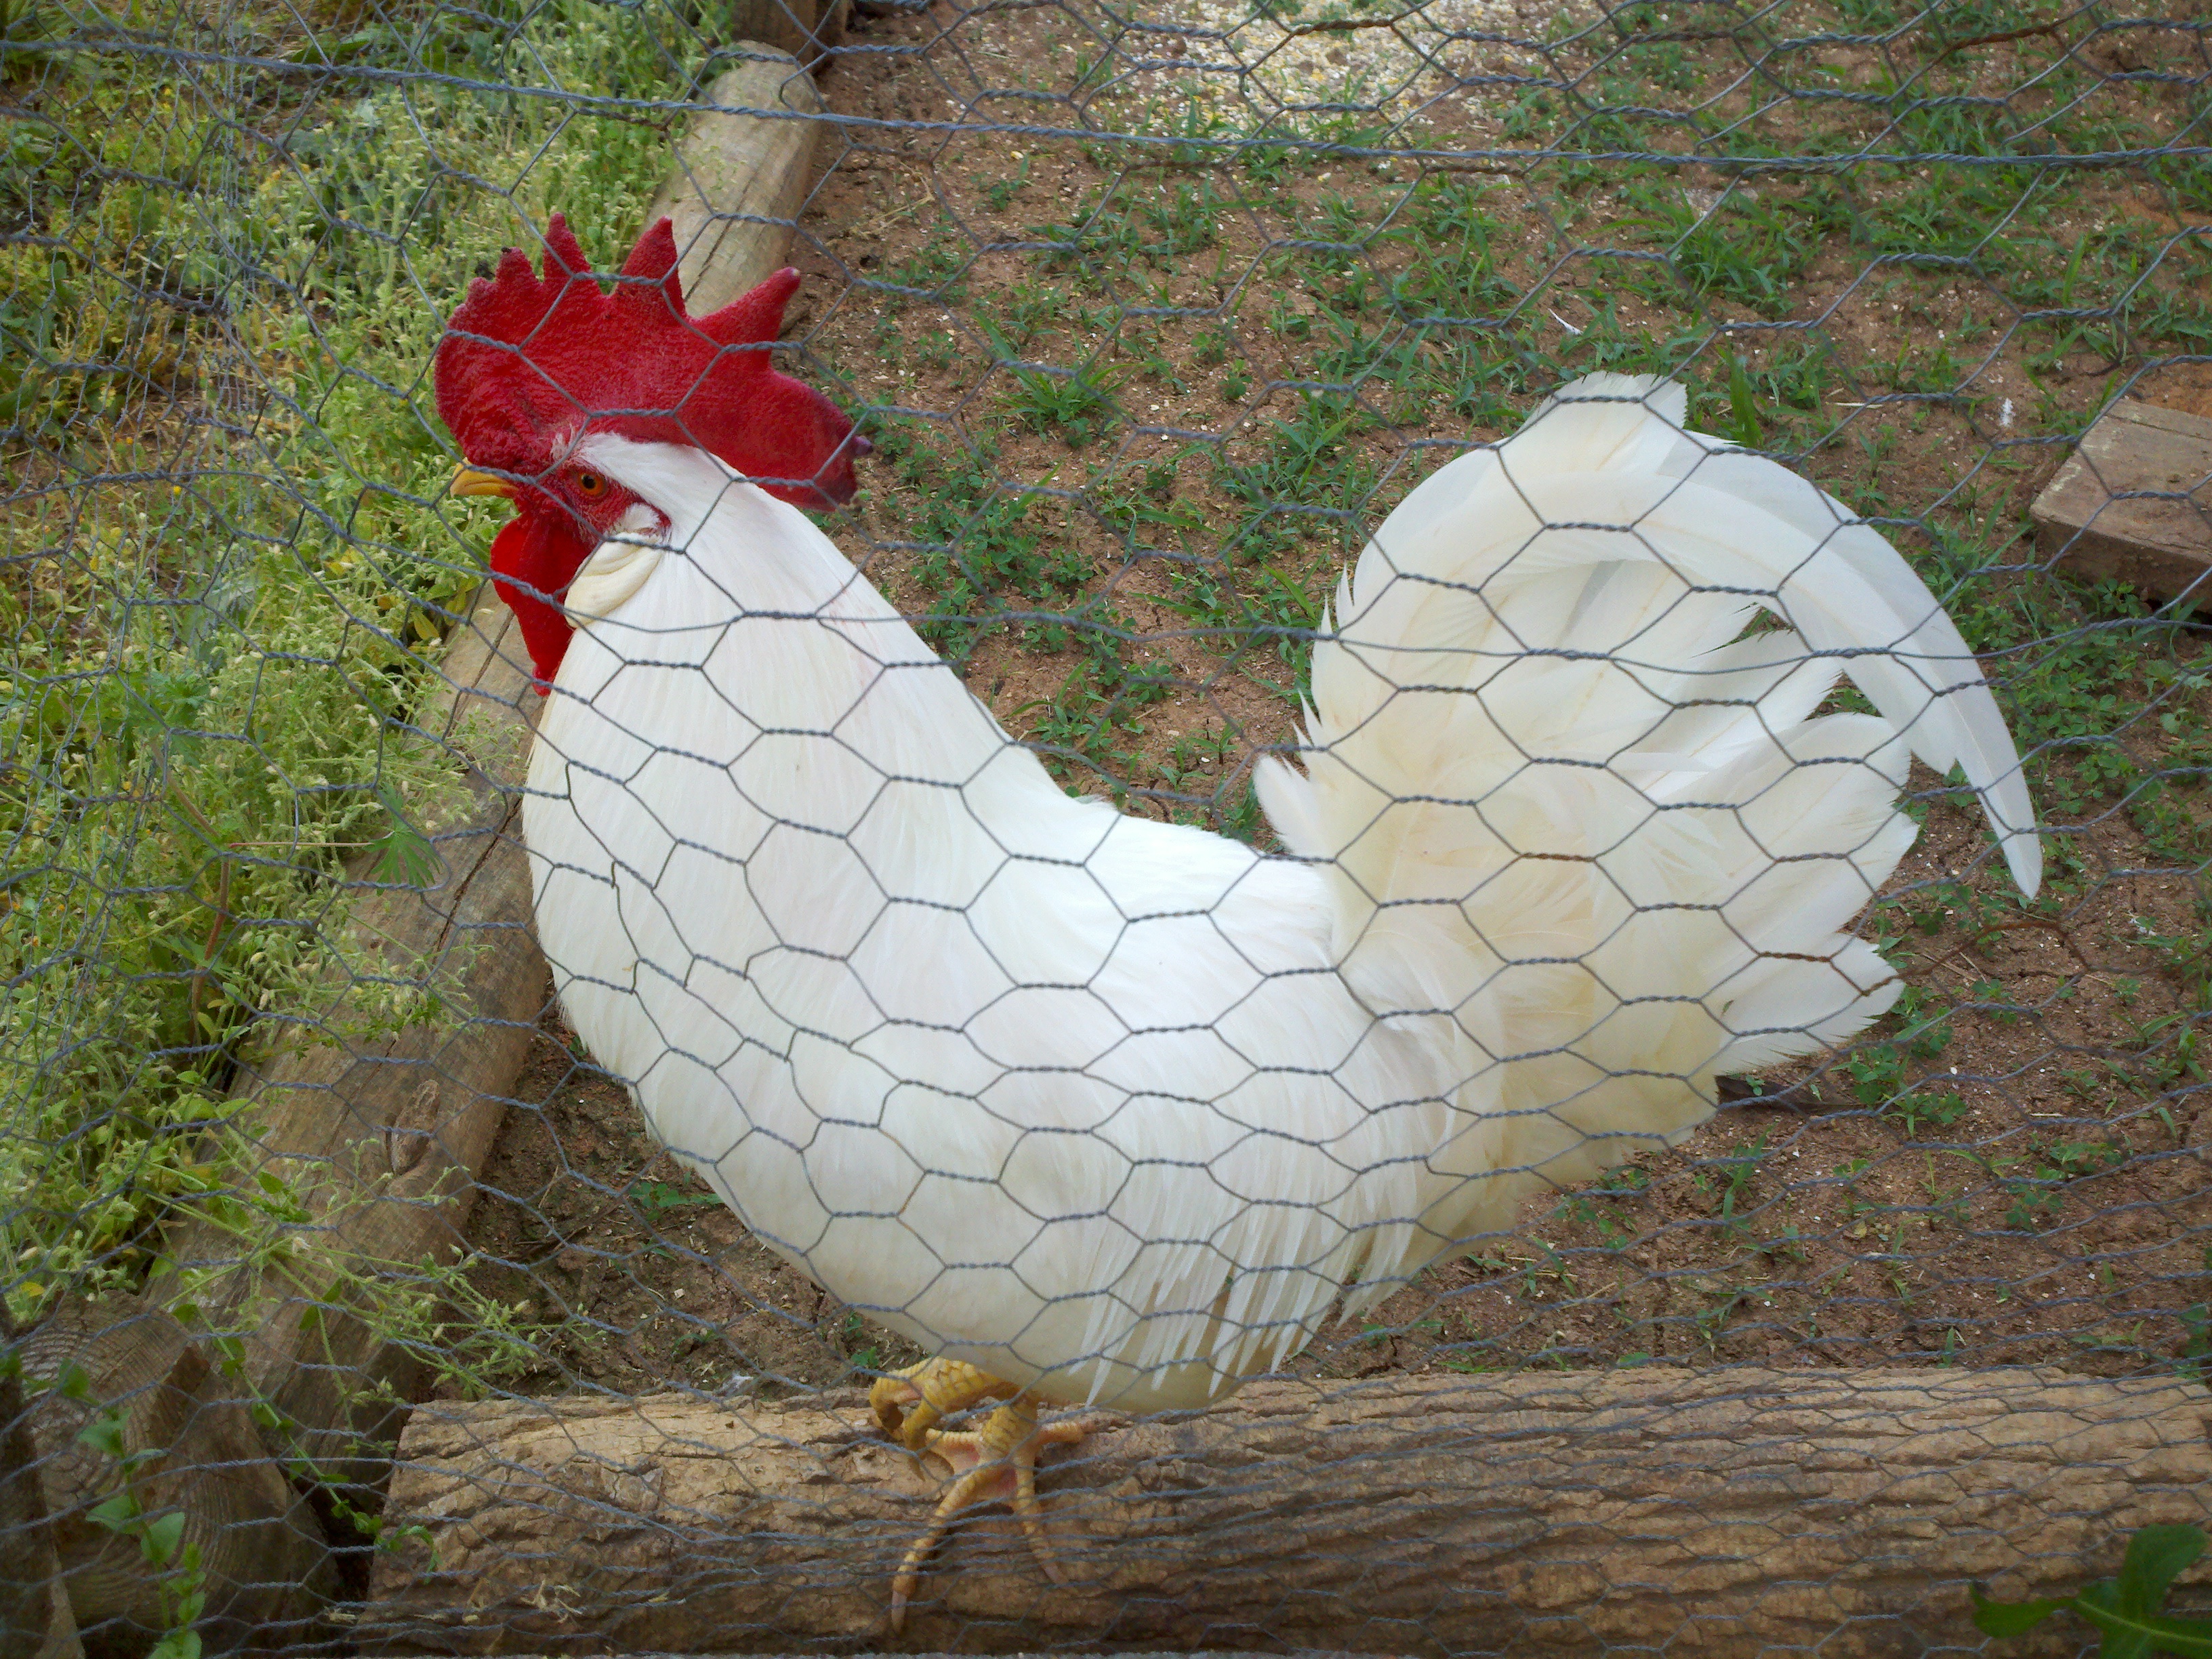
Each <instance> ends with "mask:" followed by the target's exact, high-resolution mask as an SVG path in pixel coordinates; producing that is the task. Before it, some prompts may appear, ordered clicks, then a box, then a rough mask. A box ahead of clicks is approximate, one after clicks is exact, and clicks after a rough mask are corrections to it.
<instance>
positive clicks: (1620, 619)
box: [1259, 374, 2042, 1237]
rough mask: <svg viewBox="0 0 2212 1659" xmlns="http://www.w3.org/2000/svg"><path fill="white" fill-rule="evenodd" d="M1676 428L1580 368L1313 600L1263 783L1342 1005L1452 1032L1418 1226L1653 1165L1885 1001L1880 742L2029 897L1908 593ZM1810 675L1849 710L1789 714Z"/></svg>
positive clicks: (1861, 533)
mask: <svg viewBox="0 0 2212 1659" xmlns="http://www.w3.org/2000/svg"><path fill="white" fill-rule="evenodd" d="M1685 414H1686V395H1685V393H1684V392H1683V389H1682V388H1681V386H1679V385H1677V384H1674V383H1672V382H1668V381H1664V380H1656V379H1650V378H1638V377H1630V376H1625V375H1613V374H1596V375H1591V376H1589V377H1588V378H1586V379H1584V380H1578V381H1576V382H1575V383H1574V384H1572V385H1571V386H1567V387H1566V388H1565V389H1564V390H1563V391H1562V392H1559V395H1558V396H1556V397H1555V398H1553V399H1551V400H1550V401H1549V402H1548V403H1547V404H1545V405H1544V406H1543V407H1542V408H1541V409H1540V410H1538V411H1537V412H1536V414H1535V415H1534V416H1532V417H1531V419H1530V420H1529V422H1528V424H1527V425H1526V426H1525V427H1523V428H1522V430H1521V431H1520V432H1518V433H1517V434H1516V435H1514V436H1513V437H1512V438H1510V440H1508V441H1505V442H1504V443H1502V444H1500V445H1498V446H1497V447H1494V448H1487V449H1481V450H1476V451H1474V452H1471V453H1468V454H1466V455H1463V456H1462V457H1460V458H1459V459H1457V460H1455V461H1454V462H1453V463H1451V464H1450V465H1447V466H1445V467H1444V468H1443V469H1442V470H1440V471H1437V473H1436V474H1435V475H1434V476H1433V477H1430V478H1429V479H1427V480H1426V481H1425V482H1424V483H1422V484H1421V485H1420V486H1419V488H1418V489H1415V490H1414V491H1413V493H1412V494H1411V495H1408V496H1407V499H1406V501H1404V502H1403V504H1401V506H1400V507H1398V508H1397V510H1396V511H1395V512H1394V513H1391V515H1390V516H1389V519H1388V520H1386V521H1385V522H1384V523H1383V526H1382V527H1381V528H1380V529H1379V530H1378V531H1377V532H1376V536H1375V538H1374V539H1373V541H1372V542H1370V544H1368V546H1367V548H1366V549H1365V550H1364V552H1363V553H1362V554H1361V556H1360V557H1359V560H1358V564H1357V567H1356V568H1354V569H1353V570H1352V573H1351V574H1349V575H1348V577H1347V578H1346V580H1344V581H1343V582H1342V583H1341V584H1340V586H1339V588H1338V592H1337V595H1336V603H1335V607H1334V614H1335V617H1336V624H1335V630H1334V634H1333V635H1332V636H1330V637H1328V638H1326V639H1324V640H1323V641H1322V642H1321V643H1320V644H1319V645H1317V646H1316V649H1315V653H1314V661H1313V688H1314V702H1313V707H1312V708H1310V710H1309V711H1308V720H1307V730H1306V733H1305V745H1306V747H1305V753H1304V762H1305V767H1306V770H1305V773H1304V775H1300V774H1299V773H1298V772H1297V771H1296V770H1294V769H1292V768H1291V767H1290V766H1288V765H1286V764H1285V763H1282V762H1280V761H1271V762H1269V763H1267V764H1266V765H1265V767H1264V768H1263V769H1262V772H1261V777H1260V780H1259V783H1260V791H1261V802H1262V804H1263V805H1264V806H1265V807H1266V809H1267V814H1268V817H1269V818H1270V820H1271V821H1272V822H1273V824H1274V826H1275V828H1276V829H1277V831H1278V833H1279V835H1280V836H1282V838H1283V840H1284V842H1285V844H1286V845H1287V846H1288V847H1290V848H1291V850H1293V851H1294V852H1296V853H1297V854H1300V855H1302V856H1304V857H1305V858H1309V859H1312V860H1320V861H1322V862H1323V863H1324V864H1325V866H1326V868H1327V871H1328V878H1329V882H1330V884H1331V887H1332V889H1333V896H1334V930H1335V939H1334V945H1335V955H1336V959H1337V960H1338V962H1339V963H1340V965H1341V967H1342V969H1343V971H1344V972H1345V974H1346V977H1347V979H1348V980H1349V981H1350V982H1351V983H1352V987H1353V988H1354V990H1355V991H1356V993H1357V994H1358V995H1359V996H1361V997H1362V999H1363V1000H1365V1001H1366V1003H1367V1004H1368V1006H1370V1008H1371V1009H1373V1010H1374V1011H1375V1012H1376V1014H1377V1015H1378V1016H1389V1015H1401V1016H1410V1015H1415V1014H1423V1013H1425V1014H1426V1015H1427V1016H1428V1017H1429V1018H1432V1019H1434V1018H1439V1017H1440V1016H1443V1015H1449V1017H1450V1018H1452V1020H1453V1021H1454V1022H1455V1024H1456V1026H1457V1033H1456V1040H1457V1041H1458V1042H1459V1043H1460V1044H1461V1046H1462V1052H1463V1055H1464V1058H1465V1061H1466V1065H1467V1075H1468V1079H1469V1082H1468V1086H1467V1087H1466V1088H1465V1089H1464V1090H1462V1111H1461V1112H1460V1113H1459V1114H1458V1119H1459V1127H1457V1128H1456V1129H1455V1132H1454V1134H1453V1138H1452V1143H1451V1144H1450V1145H1449V1146H1445V1147H1443V1148H1441V1149H1440V1150H1439V1152H1438V1153H1437V1156H1436V1157H1435V1158H1433V1159H1432V1160H1431V1169H1430V1172H1429V1178H1428V1181H1427V1182H1426V1185H1427V1188H1428V1191H1429V1199H1428V1208H1427V1210H1426V1211H1425V1213H1424V1217H1423V1219H1424V1223H1425V1231H1428V1233H1429V1235H1430V1236H1431V1237H1465V1236H1466V1235H1467V1234H1468V1232H1469V1231H1476V1230H1485V1229H1488V1228H1491V1227H1496V1226H1501V1225H1510V1221H1511V1214H1512V1211H1511V1207H1510V1206H1511V1204H1512V1203H1513V1202H1515V1201H1517V1200H1518V1198H1519V1197H1520V1196H1522V1195H1524V1194H1526V1193H1527V1192H1528V1191H1529V1190H1531V1189H1532V1188H1536V1187H1539V1186H1543V1185H1566V1184H1571V1183H1572V1182H1577V1181H1581V1180H1584V1179H1587V1178H1588V1177H1589V1176H1592V1175H1594V1174H1595V1173H1597V1172H1599V1171H1600V1170H1603V1169H1605V1168H1607V1167H1608V1166H1610V1165H1611V1164H1615V1163H1617V1162H1619V1161H1620V1159H1622V1158H1626V1157H1630V1156H1632V1155H1633V1154H1634V1153H1635V1152H1638V1151H1639V1150H1643V1149H1645V1148H1649V1147H1651V1146H1656V1145H1660V1144H1662V1143H1663V1144H1668V1145H1671V1144H1675V1143H1677V1142H1679V1141H1680V1139H1682V1138H1684V1137H1685V1136H1686V1134H1687V1133H1689V1131H1690V1129H1691V1128H1692V1127H1694V1126H1695V1125H1696V1124H1697V1123H1699V1122H1700V1121H1703V1120H1704V1119H1705V1117H1706V1116H1707V1115H1709V1114H1710V1112H1711V1106H1710V1104H1709V1103H1710V1101H1711V1092H1712V1080H1713V1079H1714V1077H1715V1076H1716V1075H1717V1074H1724V1073H1737V1072H1745V1071H1752V1070H1755V1069H1757V1068H1759V1067H1760V1066H1768V1065H1771V1064H1773V1063H1774V1062H1775V1061H1777V1060H1782V1059H1784V1058H1787V1057H1790V1056H1792V1055H1797V1054H1807V1053H1810V1052H1814V1051H1815V1050H1817V1049H1819V1048H1823V1047H1826V1046H1827V1045H1829V1044H1832V1043H1833V1042H1838V1041H1840V1040H1842V1039H1844V1038H1845V1037H1848V1036H1850V1035H1851V1034H1852V1033H1854V1032H1856V1031H1857V1030H1859V1029H1861V1028H1862V1027H1863V1026H1864V1025H1865V1024H1867V1023H1868V1022H1869V1021H1870V1020H1872V1019H1874V1018H1875V1017H1877V1016H1878V1015H1880V1014H1881V1012H1884V1011H1885V1010H1886V1009H1887V1008H1888V1006H1890V1005H1891V1003H1892V1002H1893V1001H1894V1000H1895V999H1896V997H1897V995H1898V994H1899V989H1900V988H1901V987H1899V985H1898V983H1897V981H1895V979H1894V977H1893V975H1892V974H1891V972H1890V970H1889V969H1888V967H1887V964H1885V963H1884V962H1883V961H1882V959H1881V957H1880V956H1879V955H1878V954H1877V953H1876V952H1875V949H1874V947H1873V946H1872V945H1870V944H1869V943H1868V942H1867V941H1866V940H1864V939H1857V938H1854V937H1852V936H1851V935H1850V933H1849V932H1848V931H1847V929H1848V928H1849V926H1850V921H1851V919H1852V918H1853V917H1854V916H1855V915H1857V913H1858V912H1859V911H1860V910H1861V909H1862V908H1863V907H1864V906H1865V905H1866V903H1867V902H1868V901H1869V899H1870V898H1871V897H1872V896H1874V895H1875V893H1876V892H1877V891H1878V890H1879V889H1880V888H1881V885H1882V884H1883V883H1884V882H1885V881H1887V879H1888V878H1889V876H1890V875H1891V873H1892V872H1893V871H1894V869H1895V868H1896V866H1897V863H1898V861H1899V859H1900V858H1901V857H1902V856H1903V855H1904V854H1905V851H1906V849H1907V848H1909V847H1910V846H1911V842H1912V839H1913V836H1914V833H1915V831H1914V826H1913V824H1912V823H1911V820H1910V819H1908V818H1907V817H1905V816H1904V815H1903V814H1902V813H1901V812H1899V811H1897V809H1896V800H1897V796H1898V793H1899V789H1900V788H1901V787H1903V785H1904V782H1905V775H1906V769H1907V766H1908V763H1909V760H1910V758H1911V757H1913V756H1917V757H1920V758H1921V759H1922V760H1923V761H1925V762H1926V763H1928V764H1929V766H1931V767H1933V768H1934V769H1936V770H1937V771H1938V772H1948V769H1950V768H1951V767H1952V766H1953V765H1954V764H1956V765H1958V766H1960V767H1961V768H1962V769H1964V772H1965V775H1966V779H1967V781H1968V782H1969V783H1971V784H1972V787H1974V789H1975V790H1976V791H1977V792H1978V794H1979V796H1980V798H1981V800H1982V803H1983V805H1984V808H1985V810H1986V811H1987V812H1988V815H1989V817H1990V823H1991V824H1992V826H1993V828H1994V829H1996V834H1997V836H1998V837H1999V840H2000V842H2001V844H2002V848H2003V850H2004V854H2005V857H2006V859H2007V860H2008V863H2009V865H2010V866H2011V869H2012V872H2013V875H2014V877H2015V879H2016V880H2017V881H2018V882H2019V884H2020V885H2021V887H2022V888H2023V889H2024V890H2026V891H2027V892H2028V893H2030V894H2033V892H2034V891H2035V890H2036V887H2037V885H2038V883H2039V879H2040V876H2041V864H2042V853H2041V847H2040V843H2039V842H2038V840H2037V838H2036V836H2035V831H2034V828H2033V825H2034V815H2033V807H2032V805H2031V804H2030V802H2029V799H2028V794H2027V785H2026V782H2025V781H2024V779H2023V777H2022V775H2021V766H2020V760H2019V757H2018V754H2017V752H2016V750H2015V748H2014V745H2013V743H2012V739H2011V737H2010V734H2009V733H2008V732H2007V730H2006V727H2005V724H2004V720H2003V718H2002V715H2001V714H2000V713H1999V712H1998V709H1997V707H1996V702H1995V700H1994V699H1993V698H1992V697H1991V696H1990V691H1989V690H1988V687H1987V686H1986V684H1984V681H1983V678H1982V674H1981V671H1980V668H1979V667H1978V665H1977V664H1976V662H1975V659H1974V658H1973V655H1972V653H1971V652H1970V651H1969V650H1968V649H1967V648H1966V643H1965V641H1963V640H1962V639H1961V638H1960V635H1959V631H1958V629H1956V628H1955V627H1954V625H1953V624H1952V623H1951V620H1950V618H1949V617H1947V616H1946V615H1945V614H1944V613H1943V611H1942V607H1941V605H1939V604H1938V603H1937V602H1936V599H1935V598H1934V596H1933V595H1932V594H1930V593H1929V590H1928V588H1927V587H1926V586H1925V585H1924V584H1923V582H1922V581H1921V580H1920V579H1919V578H1918V577H1917V576H1916V575H1915V574H1913V572H1912V571H1911V568H1910V567H1909V566H1907V565H1906V563H1905V561H1904V559H1903V558H1902V557H1901V556H1899V554H1898V552H1897V550H1895V549H1894V548H1893V547H1892V546H1891V545H1890V544H1888V542H1887V541H1886V540H1884V539H1883V538H1882V537H1881V535H1879V534H1878V533H1877V532H1875V531H1874V530H1873V529H1872V528H1871V527H1869V526H1867V525H1866V524H1864V523H1863V522H1861V521H1859V520H1857V519H1856V518H1854V517H1853V516H1852V514H1851V513H1850V512H1849V510H1848V509H1846V508H1845V507H1843V506H1842V505H1841V504H1840V503H1839V502H1838V501H1835V500H1834V499H1833V498H1832V497H1831V496H1828V495H1825V494H1823V493H1822V492H1821V491H1820V489H1816V488H1815V487H1814V485H1812V484H1810V483H1807V482H1806V481H1805V480H1803V479H1802V478H1800V477H1797V476H1796V475H1795V474H1793V473H1791V472H1790V471H1787V470H1786V469H1784V468H1783V467H1781V466H1778V465H1776V464H1774V463H1773V462H1771V461H1768V460H1765V459H1761V458H1759V457H1758V456H1755V455H1751V454H1747V453H1741V452H1739V451H1735V450H1733V449H1731V448H1730V447H1728V446H1726V445H1725V444H1724V443H1723V442H1722V441H1720V440H1717V439H1714V438H1710V437H1706V436H1704V435H1699V434H1697V433H1692V432H1688V431H1686V430H1685V428H1684V417H1685ZM1762 613H1763V614H1764V617H1765V618H1767V619H1768V628H1767V631H1763V632H1761V631H1749V632H1747V629H1752V627H1753V624H1754V623H1757V622H1759V619H1760V617H1761V616H1762ZM1773 624H1779V626H1774V625H1773ZM1839 677H1848V678H1849V679H1850V681H1851V682H1852V683H1853V684H1856V685H1857V687H1858V688H1859V690H1861V691H1862V692H1863V693H1864V695H1865V696H1866V697H1867V698H1868V700H1869V702H1872V704H1873V705H1874V707H1875V709H1877V710H1878V711H1879V712H1878V714H1816V713H1815V710H1816V709H1817V708H1819V707H1820V704H1821V703H1822V702H1823V701H1824V700H1825V699H1826V697H1827V696H1828V695H1829V693H1830V691H1831V690H1832V689H1833V688H1834V686H1835V684H1836V682H1837V680H1838V678H1839ZM1486 1171H1506V1172H1511V1173H1509V1174H1508V1175H1507V1176H1504V1177H1502V1178H1494V1179H1491V1180H1487V1181H1485V1180H1478V1179H1474V1177H1478V1176H1482V1175H1484V1174H1485V1173H1486Z"/></svg>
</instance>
